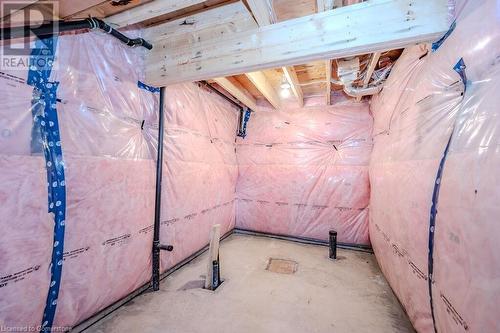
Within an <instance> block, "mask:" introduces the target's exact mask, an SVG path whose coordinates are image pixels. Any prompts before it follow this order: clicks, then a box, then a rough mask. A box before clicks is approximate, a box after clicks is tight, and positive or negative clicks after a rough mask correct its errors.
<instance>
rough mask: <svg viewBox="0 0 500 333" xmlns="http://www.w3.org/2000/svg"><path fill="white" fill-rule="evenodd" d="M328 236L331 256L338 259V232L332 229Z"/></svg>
mask: <svg viewBox="0 0 500 333" xmlns="http://www.w3.org/2000/svg"><path fill="white" fill-rule="evenodd" d="M329 236H330V237H329V238H328V245H329V247H330V251H329V252H330V253H329V257H330V259H337V232H336V231H335V230H330V232H329Z"/></svg>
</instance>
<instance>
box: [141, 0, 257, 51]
mask: <svg viewBox="0 0 500 333" xmlns="http://www.w3.org/2000/svg"><path fill="white" fill-rule="evenodd" d="M255 28H257V24H256V23H255V20H254V19H253V17H252V15H251V14H250V13H249V12H248V10H247V8H246V7H245V6H244V5H243V4H242V3H241V2H235V3H231V4H228V5H225V6H221V7H216V8H213V9H210V10H206V11H204V12H201V13H197V14H193V15H190V16H185V17H182V18H180V19H176V20H173V21H169V22H166V23H163V24H160V25H157V26H154V27H150V28H146V29H144V38H145V39H146V40H148V41H150V42H152V43H154V42H155V41H156V40H162V39H164V40H166V39H168V40H169V41H170V43H169V44H168V45H166V44H164V46H166V47H171V46H175V47H178V45H190V44H191V43H193V41H195V40H197V41H200V40H211V41H215V40H217V39H220V38H223V37H224V36H225V35H226V34H231V33H235V32H240V31H246V30H249V29H255Z"/></svg>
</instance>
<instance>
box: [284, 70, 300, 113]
mask: <svg viewBox="0 0 500 333" xmlns="http://www.w3.org/2000/svg"><path fill="white" fill-rule="evenodd" d="M282 69H283V74H284V75H285V77H286V80H287V81H288V83H289V84H290V86H291V88H292V92H293V94H294V96H295V98H297V102H298V103H299V106H300V107H303V106H304V94H303V93H302V88H301V87H300V84H299V78H298V77H297V73H296V72H295V68H293V66H288V67H282Z"/></svg>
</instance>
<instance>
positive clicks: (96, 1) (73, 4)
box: [59, 0, 107, 18]
mask: <svg viewBox="0 0 500 333" xmlns="http://www.w3.org/2000/svg"><path fill="white" fill-rule="evenodd" d="M105 2H107V1H103V0H85V1H75V0H59V16H61V17H62V18H65V17H68V16H71V15H74V14H77V13H79V12H82V11H84V10H86V9H89V8H90V7H94V6H97V5H100V4H102V3H105Z"/></svg>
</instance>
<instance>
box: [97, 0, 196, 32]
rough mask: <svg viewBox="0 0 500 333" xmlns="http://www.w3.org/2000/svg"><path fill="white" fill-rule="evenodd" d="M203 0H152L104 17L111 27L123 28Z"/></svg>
mask: <svg viewBox="0 0 500 333" xmlns="http://www.w3.org/2000/svg"><path fill="white" fill-rule="evenodd" d="M204 1H205V0H154V1H152V2H148V3H146V4H144V5H140V6H137V7H134V8H131V9H129V10H126V11H124V12H121V13H118V14H116V15H112V16H110V17H107V18H106V22H108V23H110V24H111V25H112V26H113V27H116V28H123V27H126V26H128V25H132V24H136V23H139V22H143V21H146V20H149V19H152V18H155V17H157V16H161V15H165V14H168V13H172V12H175V11H177V10H180V9H183V8H186V7H190V6H194V5H197V4H200V3H203V2H204Z"/></svg>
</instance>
